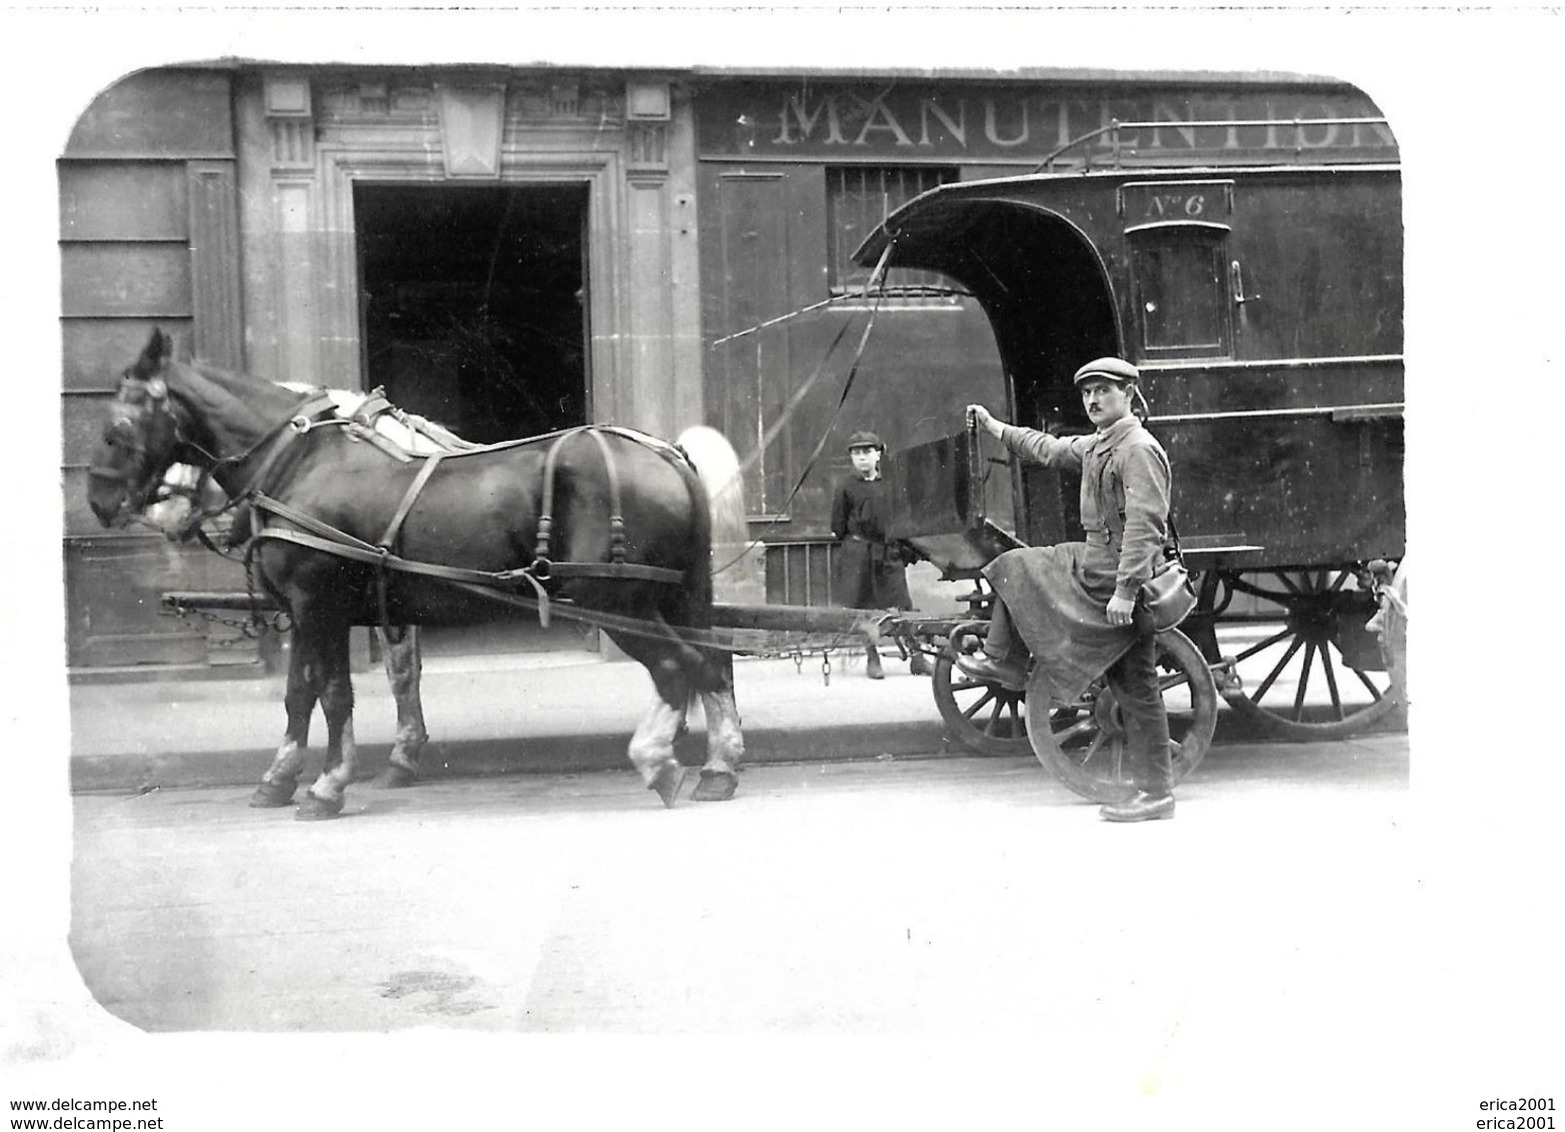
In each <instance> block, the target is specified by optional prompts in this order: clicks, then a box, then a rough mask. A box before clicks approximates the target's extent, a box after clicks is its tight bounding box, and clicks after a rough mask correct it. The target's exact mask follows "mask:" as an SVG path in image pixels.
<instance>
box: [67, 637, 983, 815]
mask: <svg viewBox="0 0 1565 1132" xmlns="http://www.w3.org/2000/svg"><path fill="white" fill-rule="evenodd" d="M830 664H831V669H830V672H829V674H827V673H825V672H823V670H822V658H821V657H820V656H819V655H813V656H807V657H805V658H804V660H803V661H802V662H801V663H796V662H795V661H793V660H791V659H781V660H779V659H766V658H754V657H737V658H736V659H735V662H734V681H735V689H736V694H737V698H738V703H739V710H740V712H741V715H742V717H743V722H744V730H745V747H746V756H747V761H749V762H750V763H768V762H798V761H808V760H812V759H828V758H829V759H833V760H843V759H848V760H851V759H868V758H881V757H888V756H889V757H898V756H909V755H924V756H929V755H941V754H948V753H949V754H968V753H970V752H967V751H965V750H964V749H962V748H960V747H956V746H954V745H953V744H951V743H950V742H949V741H948V740H947V739H946V736H945V731H944V728H943V726H942V725H941V722H940V714H939V711H938V710H937V709H936V707H935V701H934V696H933V693H932V691H931V688H930V681H929V679H928V677H923V676H913V675H910V674H909V672H908V669H907V665H906V664H905V663H904V662H902V661H900V660H898V659H896V658H895V656H894V655H888V657H887V659H886V663H885V669H886V678H885V679H884V680H878V681H877V680H870V679H868V678H867V677H866V676H865V675H864V658H863V656H862V655H860V654H844V653H841V652H836V653H833V654H832V655H831V660H830ZM353 683H354V695H355V709H354V714H353V726H354V734H355V736H356V738H357V740H358V744H359V754H360V759H361V762H362V763H363V770H362V771H361V774H362V775H363V776H365V777H369V776H373V775H374V774H376V773H377V772H378V771H379V770H380V769H381V768H382V767H384V766H385V763H386V756H387V754H388V753H389V751H390V748H391V743H392V740H393V738H394V736H395V727H396V706H395V703H394V701H393V700H392V698H391V692H390V689H389V688H388V686H387V683H386V679H385V677H384V675H383V674H382V673H381V671H380V670H379V669H378V668H376V669H371V670H369V671H365V672H358V673H355V675H354V681H353ZM653 694H654V693H653V689H652V681H651V678H650V677H649V676H648V675H647V672H646V670H645V669H644V668H642V667H641V666H640V665H639V664H636V663H635V662H633V661H628V660H624V659H606V658H604V657H603V656H602V655H601V654H597V653H590V652H556V653H535V654H521V655H516V656H498V655H477V656H468V657H441V658H426V659H425V662H424V677H423V701H424V717H425V723H426V726H427V728H428V730H429V734H430V743H429V746H428V747H426V748H425V751H424V754H423V756H422V759H421V761H422V764H423V767H424V771H425V775H426V777H429V778H440V777H445V776H472V775H495V774H514V773H527V772H537V773H562V772H583V771H593V770H608V769H615V770H618V769H624V768H625V767H627V766H628V765H629V763H628V761H627V757H626V745H627V744H628V742H629V740H630V736H631V733H632V732H633V731H634V730H635V727H636V724H637V722H638V721H639V720H640V718H641V716H642V714H643V712H644V711H645V710H646V708H647V707H648V706H649V705H650V704H651V703H652V699H653ZM70 714H71V788H72V790H73V791H76V792H88V791H137V790H147V789H151V788H154V787H173V786H179V787H188V786H234V785H247V784H251V783H254V782H257V781H259V779H260V776H261V773H262V771H264V770H265V768H266V767H267V765H268V764H269V763H270V761H271V759H272V756H273V754H274V753H275V751H276V748H277V744H278V743H279V741H280V740H281V738H282V733H283V722H284V713H283V678H282V676H281V675H275V676H252V677H246V678H238V679H226V680H213V679H210V678H202V679H157V680H143V681H137V682H92V683H73V684H72V685H71V687H70ZM324 741H325V723H324V721H323V720H322V718H321V715H320V713H319V710H317V712H316V715H315V718H314V722H313V726H312V729H311V747H310V752H309V757H312V759H313V760H318V759H319V758H320V754H321V751H322V749H323V746H324ZM705 743H706V739H705V720H704V719H703V718H702V715H701V711H700V708H699V707H696V708H694V709H692V711H691V716H690V734H689V735H687V736H685V737H684V738H682V739H681V740H680V742H679V744H678V746H677V750H678V753H679V756H680V759H681V761H683V762H685V763H687V764H689V765H699V764H700V763H701V762H702V761H703V759H704V750H705ZM310 765H311V767H312V768H313V767H314V766H316V765H318V761H312V762H311V764H310Z"/></svg>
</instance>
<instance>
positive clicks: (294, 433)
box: [238, 395, 685, 633]
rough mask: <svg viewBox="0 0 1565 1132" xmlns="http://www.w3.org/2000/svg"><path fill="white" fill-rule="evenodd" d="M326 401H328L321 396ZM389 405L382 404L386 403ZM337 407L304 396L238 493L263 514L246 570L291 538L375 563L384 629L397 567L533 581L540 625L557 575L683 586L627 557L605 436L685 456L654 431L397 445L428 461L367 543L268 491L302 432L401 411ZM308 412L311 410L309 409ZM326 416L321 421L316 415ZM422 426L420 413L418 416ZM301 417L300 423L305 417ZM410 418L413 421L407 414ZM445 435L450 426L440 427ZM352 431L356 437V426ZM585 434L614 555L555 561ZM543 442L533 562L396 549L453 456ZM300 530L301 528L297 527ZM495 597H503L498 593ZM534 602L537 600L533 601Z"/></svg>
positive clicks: (502, 585) (672, 573) (466, 581)
mask: <svg viewBox="0 0 1565 1132" xmlns="http://www.w3.org/2000/svg"><path fill="white" fill-rule="evenodd" d="M322 400H324V401H325V402H326V403H325V405H324V406H322V405H321V404H320V402H321V401H322ZM382 406H384V408H382ZM323 408H324V409H325V410H327V411H333V412H334V406H333V405H332V404H331V402H330V399H329V398H323V397H321V396H315V397H309V398H306V399H305V401H303V402H301V404H300V407H299V411H297V412H295V413H294V414H293V416H292V417H291V418H290V420H289V421H288V422H286V431H283V432H281V433H280V435H278V439H277V442H276V443H275V444H274V445H273V446H272V448H271V450H270V451H269V452H268V453H267V456H266V458H265V460H264V461H263V463H262V465H261V467H260V469H259V470H258V471H257V473H256V475H255V476H254V477H253V478H252V479H251V481H250V485H249V486H248V487H247V488H246V489H245V490H244V491H243V492H242V493H241V494H240V495H239V497H238V498H239V499H244V500H248V501H249V503H250V505H251V508H252V511H253V513H254V514H255V515H256V516H257V518H258V520H259V522H258V529H257V530H256V531H255V534H254V536H253V537H252V539H251V541H250V546H249V549H248V550H247V552H246V555H245V561H246V569H247V571H248V570H249V568H250V564H251V560H252V558H253V556H254V553H255V550H256V548H257V547H258V546H259V545H260V543H261V542H262V541H264V540H274V541H280V542H290V543H293V544H295V545H298V546H303V547H307V548H309V549H311V550H318V551H322V552H325V553H328V554H333V555H336V556H337V557H340V558H346V559H349V560H351V561H355V562H362V563H365V564H367V565H371V566H373V567H375V580H376V600H377V606H378V610H379V615H380V622H381V627H382V629H383V630H385V631H386V632H388V633H389V632H390V629H391V618H390V612H389V603H388V597H387V586H388V583H389V579H390V574H391V573H392V572H396V573H403V574H415V575H420V576H423V577H430V578H438V579H441V580H444V581H448V582H452V583H456V584H458V585H460V586H462V587H463V588H467V589H472V588H475V587H476V588H481V589H484V590H500V591H508V590H512V589H516V588H520V587H530V588H531V589H532V591H533V595H534V596H533V601H535V602H536V603H537V610H538V620H539V623H540V624H541V625H543V626H544V627H546V628H547V627H548V625H549V623H550V602H551V600H554V599H553V597H552V595H551V593H550V590H549V588H548V587H549V585H550V584H551V583H553V582H555V581H557V580H570V579H573V578H601V579H618V580H635V581H648V582H655V583H660V584H664V585H683V584H684V583H685V573H684V571H681V570H674V569H670V568H668V567H664V566H651V565H647V564H645V563H640V562H627V561H626V560H625V547H626V535H625V518H624V514H623V507H622V502H621V492H620V480H619V470H618V467H617V465H616V463H615V460H614V455H613V451H612V450H611V448H610V446H609V443H608V441H607V440H606V439H605V434H606V433H613V434H615V435H618V436H622V437H625V438H628V439H631V440H634V441H636V442H637V443H640V444H643V445H644V446H645V447H649V448H652V449H653V450H654V451H656V452H658V453H659V455H662V456H664V458H666V459H670V460H674V459H678V460H683V455H682V454H681V453H680V451H679V449H678V448H676V447H675V446H673V445H669V444H663V443H662V442H657V441H654V440H653V438H651V437H646V436H643V435H642V434H640V433H636V432H633V431H631V430H629V429H620V428H613V427H608V426H598V425H585V426H581V427H578V428H573V429H567V430H564V431H563V432H559V433H553V434H547V435H545V436H542V437H534V438H530V439H525V440H513V441H506V442H504V443H501V444H491V445H477V444H471V443H469V442H467V441H462V440H460V439H459V438H456V437H455V436H454V434H449V433H446V435H447V436H449V437H450V438H451V439H452V440H454V441H455V442H456V443H457V444H458V445H460V446H461V448H460V450H459V451H445V452H438V453H434V454H430V455H423V456H420V455H412V454H408V453H405V452H401V451H400V450H398V452H397V453H396V454H397V456H398V458H399V459H403V460H406V461H411V460H422V461H423V467H421V468H420V469H419V471H418V474H417V475H415V476H414V478H413V481H412V483H410V484H409V485H408V489H407V490H406V491H405V492H404V493H403V496H402V499H401V501H400V502H399V503H398V505H397V509H396V511H395V512H394V513H393V515H392V517H391V520H390V522H388V523H387V524H386V528H385V530H384V531H382V532H381V535H380V537H379V538H378V539H377V540H376V541H375V542H373V543H372V542H368V541H366V540H364V539H361V538H359V537H357V536H356V535H352V534H349V533H348V532H347V531H344V530H341V529H340V528H338V527H335V526H333V525H331V524H330V523H327V522H325V521H324V520H322V519H320V518H317V517H316V516H314V515H311V514H309V513H308V512H305V511H302V510H300V509H299V508H297V507H294V506H292V505H291V504H288V503H284V502H283V501H282V500H280V499H277V498H276V497H275V496H274V495H272V494H270V493H269V492H268V491H267V490H266V489H267V488H268V487H269V486H270V485H269V483H268V480H269V478H270V477H271V475H272V472H273V469H275V468H276V467H277V465H278V462H279V461H280V460H281V458H282V456H283V454H284V453H285V452H286V451H288V450H289V449H290V448H291V447H292V446H293V444H294V442H295V441H296V439H297V438H298V437H300V436H303V435H305V434H307V433H308V432H310V431H311V430H312V429H314V428H316V427H320V426H324V425H329V424H340V425H343V426H344V427H348V428H349V429H350V430H357V429H362V430H364V431H365V432H368V433H370V434H372V435H375V436H378V434H377V433H374V430H373V424H372V422H373V417H374V415H376V413H377V412H382V411H388V410H389V411H395V412H399V413H400V411H399V410H395V409H394V407H392V406H390V403H389V402H386V401H385V399H384V398H383V397H382V398H380V399H379V402H378V404H377V403H376V399H375V398H374V397H373V395H372V398H371V400H370V401H367V402H366V403H365V405H364V406H362V407H361V408H360V409H359V410H358V411H357V412H355V413H354V414H353V416H351V417H349V418H346V419H344V418H340V417H336V416H330V417H325V418H320V413H321V412H322V409H323ZM307 413H308V414H310V415H306V414H307ZM317 418H320V419H317ZM419 421H420V423H421V424H423V423H426V422H422V419H421V418H419ZM301 422H302V423H301ZM404 423H408V422H407V420H406V419H404ZM440 431H441V432H442V433H444V432H445V430H440ZM354 435H358V433H357V431H355V432H354ZM583 435H586V436H588V437H590V438H591V439H592V440H593V441H594V443H595V445H596V447H597V449H598V452H599V454H600V456H601V458H602V460H603V465H604V471H605V474H606V476H607V480H608V487H609V532H610V534H609V548H608V560H607V561H603V562H581V561H554V560H553V559H551V558H550V550H551V547H552V543H553V534H554V524H555V515H554V501H555V482H556V478H557V475H558V468H559V461H560V455H561V453H562V452H563V451H564V450H565V447H566V445H567V444H570V443H572V442H573V441H575V440H576V439H577V438H578V437H580V436H583ZM541 440H552V443H551V444H550V445H549V449H548V451H547V453H546V454H545V456H544V471H543V487H542V503H541V507H540V509H539V515H538V532H537V536H536V538H535V540H534V556H533V560H532V562H531V563H529V564H528V565H526V566H523V567H519V568H516V569H511V570H473V569H468V568H464V567H460V566H449V565H446V564H444V563H437V562H422V561H418V560H415V559H409V558H404V557H403V556H401V555H399V554H396V553H394V551H393V547H394V546H395V545H396V543H397V540H398V537H399V535H400V534H401V531H402V526H403V524H404V523H405V522H406V520H407V517H408V515H409V513H411V511H412V510H413V506H414V504H415V503H416V502H417V501H418V498H419V496H420V495H422V494H423V491H424V489H425V488H426V487H427V486H428V485H429V482H430V480H431V479H432V478H433V477H434V475H435V473H436V471H438V470H439V468H440V467H441V465H442V464H443V462H444V461H445V460H446V459H448V458H453V457H460V456H464V455H472V454H475V453H482V452H494V451H500V450H504V449H507V448H514V447H519V446H521V445H524V444H533V443H537V442H538V441H541ZM380 441H381V442H379V443H377V446H378V447H381V448H382V449H385V448H387V447H394V446H393V445H391V444H390V442H389V441H385V440H384V438H380ZM277 520H282V521H284V522H287V523H290V524H292V527H280V526H276V525H275V522H276V521H277ZM294 528H298V529H294ZM492 596H497V597H498V596H500V595H499V594H493V595H492ZM529 604H531V603H529Z"/></svg>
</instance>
